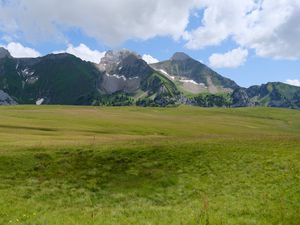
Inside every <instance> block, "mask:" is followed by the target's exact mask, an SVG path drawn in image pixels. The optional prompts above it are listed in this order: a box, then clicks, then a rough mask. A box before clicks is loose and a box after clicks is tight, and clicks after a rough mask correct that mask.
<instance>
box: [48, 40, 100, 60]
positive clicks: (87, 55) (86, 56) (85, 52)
mask: <svg viewBox="0 0 300 225" xmlns="http://www.w3.org/2000/svg"><path fill="white" fill-rule="evenodd" d="M63 52H66V53H69V54H72V55H75V56H77V57H78V58H81V59H82V60H85V61H89V62H93V63H100V60H101V59H102V58H103V57H104V55H105V52H100V51H98V50H91V49H90V48H89V47H87V46H86V45H85V44H80V45H78V46H77V47H74V46H73V45H72V44H69V45H68V47H67V49H66V50H62V51H56V52H54V53H63Z"/></svg>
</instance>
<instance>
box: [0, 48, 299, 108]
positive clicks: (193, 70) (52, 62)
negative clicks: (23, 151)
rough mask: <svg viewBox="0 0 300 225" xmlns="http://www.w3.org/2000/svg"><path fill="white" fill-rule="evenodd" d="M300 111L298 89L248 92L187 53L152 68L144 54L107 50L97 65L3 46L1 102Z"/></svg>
mask: <svg viewBox="0 0 300 225" xmlns="http://www.w3.org/2000/svg"><path fill="white" fill-rule="evenodd" d="M16 103H19V104H37V105H40V104H62V105H113V106H124V105H132V104H136V105H139V106H168V105H178V104H189V105H196V106H203V107H245V106H269V107H287V108H300V87H295V86H291V85H288V84H283V83H278V82H277V83H267V84H263V85H260V86H257V85H256V86H252V87H249V88H243V87H239V86H238V85H237V84H236V83H235V82H234V81H232V80H230V79H228V78H225V77H223V76H221V75H220V74H218V73H216V72H214V71H213V70H212V69H210V68H209V67H207V66H206V65H204V64H202V63H200V62H198V61H196V60H194V59H192V58H191V57H190V56H188V55H186V54H184V53H180V52H179V53H175V54H174V55H173V56H172V58H171V59H169V60H167V61H163V62H159V63H156V64H152V65H148V64H147V63H146V62H145V61H144V60H143V59H142V57H141V56H140V55H138V54H136V53H134V52H131V51H128V50H121V51H108V52H107V53H106V54H105V56H104V57H103V58H102V59H101V61H100V62H99V64H94V63H91V62H86V61H83V60H81V59H80V58H77V57H75V56H73V55H70V54H66V53H63V54H50V55H46V56H44V57H38V58H14V57H12V56H11V55H10V53H9V52H8V51H7V50H6V49H4V48H0V104H16Z"/></svg>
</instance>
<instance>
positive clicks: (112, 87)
mask: <svg viewBox="0 0 300 225" xmlns="http://www.w3.org/2000/svg"><path fill="white" fill-rule="evenodd" d="M140 83H141V79H140V78H139V77H133V78H126V77H124V76H118V75H108V74H105V75H104V76H103V79H102V83H101V89H102V90H104V91H105V92H106V93H108V94H113V93H115V92H118V91H124V92H126V93H134V92H136V91H137V90H138V89H139V88H140Z"/></svg>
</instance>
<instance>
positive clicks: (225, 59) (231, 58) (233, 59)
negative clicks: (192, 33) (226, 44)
mask: <svg viewBox="0 0 300 225" xmlns="http://www.w3.org/2000/svg"><path fill="white" fill-rule="evenodd" d="M247 57H248V50H247V49H242V48H237V49H233V50H232V51H229V52H227V53H225V54H219V53H215V54H212V55H211V56H210V57H209V64H210V66H212V67H214V68H236V67H239V66H241V65H243V64H244V63H245V62H246V60H247Z"/></svg>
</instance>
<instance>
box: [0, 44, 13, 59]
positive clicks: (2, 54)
mask: <svg viewBox="0 0 300 225" xmlns="http://www.w3.org/2000/svg"><path fill="white" fill-rule="evenodd" d="M5 57H8V58H12V56H11V54H10V53H9V51H8V50H7V49H5V48H3V47H0V59H2V58H5Z"/></svg>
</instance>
